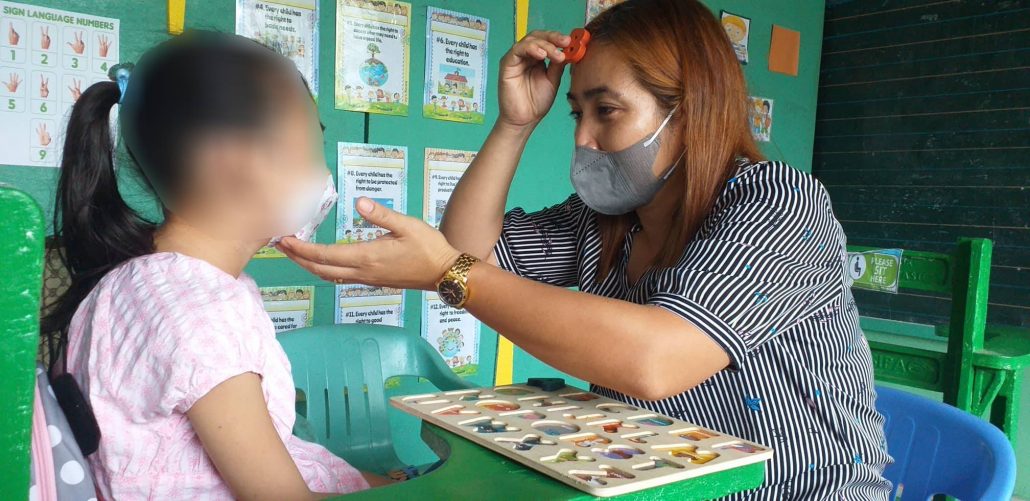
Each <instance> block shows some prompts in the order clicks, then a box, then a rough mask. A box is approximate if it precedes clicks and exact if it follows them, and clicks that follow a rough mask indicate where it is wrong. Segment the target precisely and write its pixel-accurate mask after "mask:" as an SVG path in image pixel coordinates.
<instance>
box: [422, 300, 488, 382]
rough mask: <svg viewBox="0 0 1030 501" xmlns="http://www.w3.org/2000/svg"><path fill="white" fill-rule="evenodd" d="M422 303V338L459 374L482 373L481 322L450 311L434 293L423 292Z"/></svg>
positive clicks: (460, 311) (457, 310) (469, 316)
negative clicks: (480, 366)
mask: <svg viewBox="0 0 1030 501" xmlns="http://www.w3.org/2000/svg"><path fill="white" fill-rule="evenodd" d="M422 302H423V303H424V304H423V307H422V337H423V338H424V339H425V340H426V341H429V344H431V345H433V348H436V351H438V352H440V356H441V357H443V360H444V362H447V365H448V366H449V367H450V368H451V369H453V370H454V372H455V373H456V374H458V375H459V376H471V375H473V374H475V373H476V371H477V370H478V369H479V331H480V323H479V320H476V317H473V316H472V314H471V313H469V312H468V311H466V310H459V309H456V308H451V307H450V306H448V305H447V303H444V302H443V301H442V300H440V296H438V295H437V294H436V293H435V292H423V293H422Z"/></svg>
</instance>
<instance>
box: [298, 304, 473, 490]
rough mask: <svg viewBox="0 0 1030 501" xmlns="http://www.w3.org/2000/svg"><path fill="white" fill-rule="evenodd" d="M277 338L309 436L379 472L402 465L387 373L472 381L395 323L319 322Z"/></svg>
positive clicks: (459, 384)
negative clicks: (393, 436)
mask: <svg viewBox="0 0 1030 501" xmlns="http://www.w3.org/2000/svg"><path fill="white" fill-rule="evenodd" d="M278 339H279V343H280V344H282V346H283V350H284V351H285V352H286V355H287V357H289V359H290V365H291V366H292V368H293V381H294V386H296V388H297V413H298V414H299V415H300V416H304V417H305V418H306V420H307V422H308V424H310V428H308V429H307V430H308V432H309V433H311V434H312V435H313V437H310V438H313V439H314V441H315V442H317V443H319V444H322V445H324V446H325V447H326V448H328V449H329V450H330V451H332V452H333V453H334V454H336V455H338V456H340V457H343V458H344V459H346V460H347V461H348V462H349V463H351V464H352V465H354V466H355V467H357V468H360V469H363V470H368V471H373V472H376V473H380V474H382V473H386V472H389V471H392V470H397V469H400V468H403V467H404V466H406V465H404V464H403V463H402V462H401V460H400V459H398V457H397V453H396V452H395V451H394V448H393V440H392V439H391V436H390V420H389V417H388V416H387V405H388V402H387V401H386V393H385V388H384V384H385V381H386V380H387V379H388V378H391V377H394V376H419V377H423V378H426V379H428V380H429V382H431V383H432V384H433V385H435V386H436V387H437V388H439V389H440V390H443V391H450V390H459V389H464V388H470V387H472V385H471V384H469V383H467V382H465V381H464V380H463V379H461V378H460V377H458V376H456V375H455V374H454V372H453V371H451V369H450V368H449V367H447V365H446V364H445V363H444V362H443V360H442V359H441V358H440V354H439V353H437V352H436V350H434V349H433V347H432V346H430V345H429V343H427V342H426V341H425V340H423V339H422V338H421V337H419V336H418V335H413V334H411V333H407V332H405V331H404V330H403V329H400V328H397V327H390V326H383V325H365V324H349V325H324V326H316V327H307V328H304V329H297V330H293V331H288V332H284V333H282V334H279V335H278ZM298 421H299V417H298ZM298 435H300V433H298ZM305 438H308V437H305Z"/></svg>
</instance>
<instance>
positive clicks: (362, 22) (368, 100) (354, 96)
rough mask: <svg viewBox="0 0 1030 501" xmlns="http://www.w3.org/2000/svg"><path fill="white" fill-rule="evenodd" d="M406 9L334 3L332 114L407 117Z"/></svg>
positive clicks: (349, 0)
mask: <svg viewBox="0 0 1030 501" xmlns="http://www.w3.org/2000/svg"><path fill="white" fill-rule="evenodd" d="M410 47H411V4H409V3H404V2H392V1H391V2H385V1H382V0H375V1H369V0H337V3H336V108H337V109H340V110H350V111H362V112H368V113H381V114H384V115H402V116H407V114H408V63H409V52H410Z"/></svg>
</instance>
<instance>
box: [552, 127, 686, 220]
mask: <svg viewBox="0 0 1030 501" xmlns="http://www.w3.org/2000/svg"><path fill="white" fill-rule="evenodd" d="M675 112H676V109H675V108H673V110H672V111H671V112H669V116H667V117H665V120H663V121H662V124H661V125H660V126H658V130H656V131H655V132H654V134H652V135H651V137H649V138H647V139H643V140H641V141H640V142H638V143H636V144H634V145H633V146H630V147H629V148H626V149H624V150H622V151H611V152H609V151H599V150H595V149H591V148H585V147H582V146H577V147H576V153H575V154H574V155H573V156H572V175H571V178H572V186H573V188H575V189H576V194H577V195H579V198H580V199H581V200H583V203H584V204H586V206H587V207H590V208H591V209H593V210H595V211H597V212H600V213H601V214H608V215H611V216H618V215H622V214H626V213H628V212H631V211H633V210H635V209H637V208H640V207H642V206H644V205H647V204H648V203H650V202H651V200H653V199H654V196H655V195H656V194H657V193H658V190H660V189H662V186H664V185H665V181H666V180H668V179H669V176H670V175H672V172H673V171H674V170H675V169H676V164H678V163H679V160H676V162H675V163H673V164H672V166H670V167H669V169H668V170H667V171H666V172H665V174H663V175H662V177H658V178H656V177H654V173H653V172H652V170H651V169H652V167H653V166H654V162H655V160H656V159H657V158H658V150H659V149H660V148H661V142H660V141H659V140H658V134H659V133H661V132H662V130H663V129H665V126H666V125H668V124H669V120H670V119H672V114H673V113H675ZM684 153H686V152H685V151H684ZM680 158H683V155H680Z"/></svg>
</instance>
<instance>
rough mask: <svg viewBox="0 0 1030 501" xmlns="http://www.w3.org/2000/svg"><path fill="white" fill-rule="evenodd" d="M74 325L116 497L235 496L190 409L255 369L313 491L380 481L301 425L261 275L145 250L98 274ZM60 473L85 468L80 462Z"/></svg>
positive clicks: (82, 380)
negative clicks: (304, 433) (298, 433)
mask: <svg viewBox="0 0 1030 501" xmlns="http://www.w3.org/2000/svg"><path fill="white" fill-rule="evenodd" d="M68 334H69V348H68V353H69V357H68V371H69V372H70V373H71V374H72V375H73V376H74V377H75V380H76V381H78V383H79V386H80V387H81V388H82V390H83V393H84V394H86V395H87V398H88V399H89V401H90V405H92V407H93V412H94V414H95V415H96V417H97V422H98V424H99V425H100V432H101V438H100V447H99V448H98V450H97V452H96V453H95V454H92V455H90V457H89V462H90V466H91V469H92V472H93V474H94V475H95V477H96V483H97V486H98V488H99V491H100V493H101V494H102V495H103V498H104V499H118V500H122V499H191V500H194V501H199V500H208V499H232V493H231V492H230V491H229V488H228V486H227V485H226V484H225V482H224V481H223V480H222V478H221V477H220V476H219V475H218V471H217V470H216V469H215V467H214V464H213V463H212V462H211V460H210V459H209V458H208V457H207V454H206V453H205V452H204V448H203V446H202V445H201V443H200V439H199V438H198V437H197V435H196V433H194V431H193V428H192V426H190V422H189V419H188V418H187V416H186V412H187V411H188V410H189V409H190V408H191V407H192V406H193V404H194V403H196V402H197V400H199V399H200V398H202V397H203V396H204V395H206V394H207V393H208V392H209V391H210V390H211V389H213V388H214V387H215V386H217V385H218V384H219V383H221V382H223V381H225V380H226V379H229V378H231V377H233V376H237V375H239V374H243V373H245V372H253V373H255V374H258V375H260V376H261V386H262V389H263V391H264V395H265V401H266V402H267V404H268V412H269V414H270V415H271V417H272V422H273V424H274V425H275V429H276V431H277V432H278V434H279V437H280V438H281V439H282V441H283V443H284V444H285V445H286V448H287V450H288V451H289V453H290V456H292V457H293V460H294V462H295V463H296V464H297V468H298V470H299V471H300V473H301V476H303V477H304V480H305V481H306V482H307V484H308V487H309V488H310V489H311V490H312V491H315V492H335V493H347V492H352V491H356V490H361V489H365V488H367V487H368V484H367V482H365V480H364V479H363V478H362V477H361V474H360V473H359V472H358V471H357V470H355V469H354V468H353V467H351V466H350V465H348V464H347V463H346V462H344V461H343V460H342V459H340V458H338V457H336V456H334V455H332V454H331V453H330V452H329V451H328V450H326V449H325V448H324V447H322V446H320V445H317V444H313V443H310V442H305V441H303V440H300V439H299V438H297V437H294V436H293V435H292V433H291V431H292V429H293V424H294V420H295V417H296V414H295V410H294V399H295V390H294V386H293V377H292V375H291V374H290V363H289V360H287V358H286V354H285V353H284V352H283V350H282V347H281V346H279V343H278V342H277V341H276V339H275V329H274V327H273V326H272V321H271V320H270V319H269V317H268V314H267V313H265V310H264V308H263V307H262V303H261V295H260V293H259V292H258V289H257V286H256V285H255V284H254V281H253V280H251V279H250V277H247V276H246V275H243V276H241V277H240V278H239V279H237V278H235V277H232V276H230V275H228V274H226V273H225V272H223V271H221V270H220V269H218V268H216V267H214V266H212V265H211V264H209V263H207V262H205V261H201V260H199V259H194V258H191V257H188V256H184V255H181V254H174V253H158V254H151V255H147V256H142V257H138V258H135V259H132V260H129V261H127V262H126V263H124V264H122V265H121V266H119V267H118V268H115V269H114V270H112V271H111V272H109V273H108V274H107V275H106V276H105V277H104V278H103V279H102V280H101V281H100V283H99V284H97V286H96V288H94V290H93V291H92V292H91V293H90V295H89V296H87V297H86V299H85V300H84V301H83V302H82V304H81V305H80V306H79V310H78V311H77V312H76V314H75V316H74V318H73V319H72V322H71V326H70V327H69V332H68ZM60 475H61V476H65V475H67V477H68V479H69V480H73V479H75V478H78V477H79V474H78V471H76V470H75V469H74V467H69V469H68V470H67V471H65V470H64V469H63V467H62V469H61V471H60Z"/></svg>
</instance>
